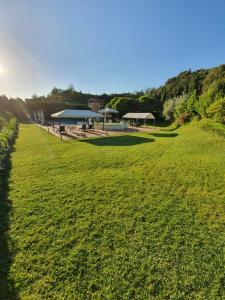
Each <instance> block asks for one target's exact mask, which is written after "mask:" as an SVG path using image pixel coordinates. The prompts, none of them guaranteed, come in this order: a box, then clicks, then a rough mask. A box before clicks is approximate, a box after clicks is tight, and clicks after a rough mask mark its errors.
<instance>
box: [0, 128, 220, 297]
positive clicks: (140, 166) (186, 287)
mask: <svg viewBox="0 0 225 300" xmlns="http://www.w3.org/2000/svg"><path fill="white" fill-rule="evenodd" d="M8 201H11V206H10V210H9V215H8V217H7V218H6V219H7V220H8V232H7V234H6V237H5V238H6V240H7V243H6V244H7V247H8V257H6V259H5V262H6V263H5V265H4V268H5V272H3V273H4V276H5V278H3V279H2V281H1V282H2V285H1V291H0V292H1V295H2V299H9V298H12V299H13V298H16V297H18V298H22V299H225V270H224V265H225V260H224V246H225V140H224V139H223V138H222V137H220V136H217V135H215V134H211V133H207V132H204V131H203V130H201V129H199V128H197V127H196V126H193V125H187V126H184V127H182V128H180V129H178V130H176V131H166V130H164V131H160V132H156V133H153V134H147V133H145V134H140V133H139V134H131V135H126V136H121V137H110V138H100V139H89V140H83V141H69V142H61V141H60V140H59V139H57V138H56V137H54V136H51V135H50V134H48V133H47V132H46V131H44V130H42V129H40V128H37V127H35V126H33V125H21V126H20V132H19V137H18V139H17V142H16V146H15V151H14V152H13V154H12V170H11V178H10V183H9V192H8ZM5 252H7V251H5ZM5 252H4V253H5ZM1 259H3V260H4V257H2V256H1ZM7 297H8V298H7ZM0 298H1V297H0Z"/></svg>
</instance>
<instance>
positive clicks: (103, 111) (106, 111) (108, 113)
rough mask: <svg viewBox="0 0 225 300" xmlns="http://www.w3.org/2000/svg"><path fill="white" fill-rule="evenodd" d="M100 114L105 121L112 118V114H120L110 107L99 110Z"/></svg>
mask: <svg viewBox="0 0 225 300" xmlns="http://www.w3.org/2000/svg"><path fill="white" fill-rule="evenodd" d="M98 112H99V113H101V114H103V116H104V119H105V120H106V118H110V117H111V115H112V114H116V115H118V113H119V112H118V110H115V109H113V108H110V107H105V108H103V109H101V110H99V111H98Z"/></svg>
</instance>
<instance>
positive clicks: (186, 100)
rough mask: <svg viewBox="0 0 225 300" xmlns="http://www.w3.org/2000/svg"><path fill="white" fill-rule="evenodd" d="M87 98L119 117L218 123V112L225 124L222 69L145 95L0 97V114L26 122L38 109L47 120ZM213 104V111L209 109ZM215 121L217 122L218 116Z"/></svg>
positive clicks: (180, 78)
mask: <svg viewBox="0 0 225 300" xmlns="http://www.w3.org/2000/svg"><path fill="white" fill-rule="evenodd" d="M149 85H150V86H151V83H149ZM91 97H94V98H99V99H103V100H104V101H105V105H108V106H110V107H112V108H114V109H117V110H118V111H119V112H120V115H121V116H122V115H123V114H125V113H127V112H149V111H150V112H154V114H155V115H156V117H157V119H163V118H164V119H167V120H169V121H173V120H174V119H177V118H178V117H180V116H183V115H185V118H184V119H185V120H186V119H191V118H192V117H193V116H198V117H205V116H207V117H210V118H213V119H214V118H215V119H218V118H217V112H218V111H221V108H222V111H223V114H222V121H223V122H225V104H224V97H225V65H220V66H218V67H214V68H210V69H200V70H196V71H191V70H186V71H183V72H181V73H180V74H178V75H177V76H174V77H172V78H170V79H168V80H167V81H166V82H165V84H164V85H162V86H160V87H158V88H152V89H148V90H147V91H137V92H130V93H114V94H106V93H104V94H101V95H93V94H89V93H83V92H81V91H77V90H75V89H74V88H73V86H69V87H68V88H67V89H64V90H63V89H60V88H53V89H52V90H51V91H50V93H49V94H48V95H46V96H37V95H34V96H33V97H31V98H30V99H25V102H24V101H22V100H21V99H19V98H16V99H12V98H10V99H8V98H7V97H6V96H0V111H9V112H11V113H13V114H14V115H15V116H16V117H17V118H18V119H20V120H26V119H27V114H29V115H30V116H33V111H34V110H37V109H42V110H43V111H44V114H45V117H46V118H47V119H48V118H49V117H50V115H51V114H52V113H54V112H56V111H60V110H63V109H66V108H74V109H86V108H87V100H88V99H89V98H91ZM217 101H219V102H217ZM221 101H222V103H221ZM214 102H216V105H215V106H216V107H214V106H213V107H211V108H209V107H210V106H211V105H212V104H213V103H214ZM176 106H178V107H176ZM207 109H209V111H207ZM219 118H220V121H221V116H220V117H219ZM185 120H184V121H185Z"/></svg>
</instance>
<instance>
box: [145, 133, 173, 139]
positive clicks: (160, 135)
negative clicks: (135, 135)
mask: <svg viewBox="0 0 225 300" xmlns="http://www.w3.org/2000/svg"><path fill="white" fill-rule="evenodd" d="M151 135H153V136H155V137H168V138H169V137H175V136H178V133H165V132H156V133H151Z"/></svg>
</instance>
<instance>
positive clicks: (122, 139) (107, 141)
mask: <svg viewBox="0 0 225 300" xmlns="http://www.w3.org/2000/svg"><path fill="white" fill-rule="evenodd" d="M153 141H154V139H151V138H144V137H139V136H132V135H122V136H113V137H103V138H96V139H95V138H90V139H85V140H80V142H81V143H83V142H85V143H88V144H92V145H95V146H134V145H139V144H143V143H150V142H153Z"/></svg>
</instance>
